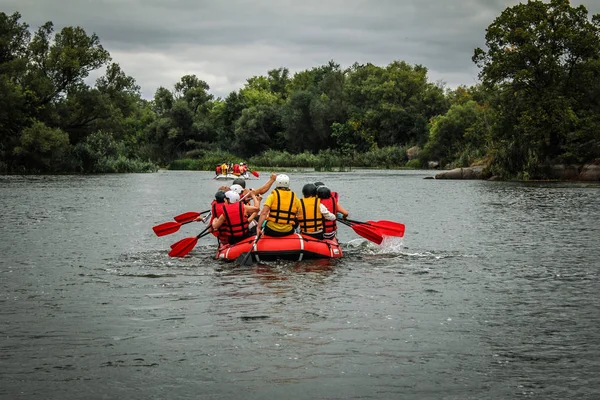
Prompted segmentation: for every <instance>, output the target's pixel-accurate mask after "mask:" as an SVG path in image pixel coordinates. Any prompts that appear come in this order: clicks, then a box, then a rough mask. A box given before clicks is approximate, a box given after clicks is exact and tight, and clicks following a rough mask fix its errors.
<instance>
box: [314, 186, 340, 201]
mask: <svg viewBox="0 0 600 400" xmlns="http://www.w3.org/2000/svg"><path fill="white" fill-rule="evenodd" d="M315 186H316V187H317V189H318V188H319V187H320V186H326V185H325V184H324V183H323V182H315ZM329 190H331V189H329ZM331 197H333V198H334V199H335V201H337V202H339V201H340V195H339V194H338V192H334V191H333V190H331Z"/></svg>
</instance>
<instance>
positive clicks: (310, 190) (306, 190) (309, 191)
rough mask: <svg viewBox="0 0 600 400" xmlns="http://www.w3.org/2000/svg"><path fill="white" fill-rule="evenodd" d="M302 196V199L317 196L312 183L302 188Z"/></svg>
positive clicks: (315, 188)
mask: <svg viewBox="0 0 600 400" xmlns="http://www.w3.org/2000/svg"><path fill="white" fill-rule="evenodd" d="M302 194H303V195H304V197H312V196H316V195H317V187H316V186H315V185H313V184H312V183H307V184H306V185H304V187H303V188H302Z"/></svg>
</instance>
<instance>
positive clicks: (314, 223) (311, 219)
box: [300, 197, 323, 232]
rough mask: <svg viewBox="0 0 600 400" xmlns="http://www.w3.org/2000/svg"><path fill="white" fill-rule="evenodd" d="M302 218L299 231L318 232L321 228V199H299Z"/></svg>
mask: <svg viewBox="0 0 600 400" xmlns="http://www.w3.org/2000/svg"><path fill="white" fill-rule="evenodd" d="M300 204H301V205H302V213H303V214H304V219H302V220H300V231H302V232H319V231H322V230H323V214H321V209H320V205H321V200H320V199H319V198H317V197H305V198H303V199H300Z"/></svg>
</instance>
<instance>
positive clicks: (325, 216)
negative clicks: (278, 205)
mask: <svg viewBox="0 0 600 400" xmlns="http://www.w3.org/2000/svg"><path fill="white" fill-rule="evenodd" d="M302 196H304V198H302V199H300V205H301V207H302V218H298V222H299V229H300V233H302V234H304V235H308V236H312V237H314V238H315V239H319V240H322V239H323V221H324V220H327V221H335V219H336V218H335V214H332V213H330V212H329V210H328V209H327V207H325V206H324V205H323V204H321V200H320V199H319V198H318V197H317V187H316V186H315V185H314V184H312V183H307V184H306V185H304V187H303V188H302Z"/></svg>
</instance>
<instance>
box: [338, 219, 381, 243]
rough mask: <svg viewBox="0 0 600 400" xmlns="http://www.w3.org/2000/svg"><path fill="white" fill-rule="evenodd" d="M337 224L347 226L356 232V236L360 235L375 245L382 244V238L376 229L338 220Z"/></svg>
mask: <svg viewBox="0 0 600 400" xmlns="http://www.w3.org/2000/svg"><path fill="white" fill-rule="evenodd" d="M338 222H341V223H342V224H344V225H346V226H349V227H350V228H352V229H353V230H354V232H356V234H357V235H360V236H362V237H364V238H365V239H367V240H369V241H371V242H373V243H375V244H381V242H383V236H381V233H379V232H378V231H377V229H376V228H371V227H368V226H364V225H357V224H353V223H350V222H347V221H345V220H343V219H340V220H338Z"/></svg>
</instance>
